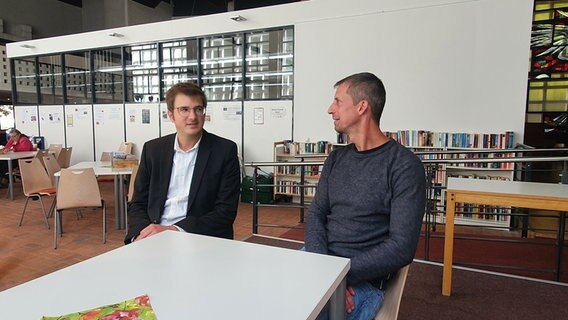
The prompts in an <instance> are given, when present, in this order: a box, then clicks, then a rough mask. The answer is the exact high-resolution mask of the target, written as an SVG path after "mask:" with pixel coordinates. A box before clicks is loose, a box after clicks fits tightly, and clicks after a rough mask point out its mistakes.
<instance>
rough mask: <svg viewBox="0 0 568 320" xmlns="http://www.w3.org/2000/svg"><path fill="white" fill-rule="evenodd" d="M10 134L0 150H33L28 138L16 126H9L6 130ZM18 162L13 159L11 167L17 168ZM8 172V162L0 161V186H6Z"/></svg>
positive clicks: (4, 151) (5, 151) (3, 151)
mask: <svg viewBox="0 0 568 320" xmlns="http://www.w3.org/2000/svg"><path fill="white" fill-rule="evenodd" d="M7 133H8V134H9V135H10V139H9V140H8V142H6V145H5V146H4V149H2V150H1V151H0V152H2V153H7V152H24V151H33V150H34V146H33V144H32V142H31V141H30V138H29V137H28V136H26V135H25V134H23V133H21V132H20V130H18V129H16V128H11V129H8V130H7ZM17 167H18V162H17V161H14V163H13V166H12V168H17ZM7 172H8V164H7V163H6V161H0V177H1V178H0V187H6V186H7V185H8V178H6V173H7Z"/></svg>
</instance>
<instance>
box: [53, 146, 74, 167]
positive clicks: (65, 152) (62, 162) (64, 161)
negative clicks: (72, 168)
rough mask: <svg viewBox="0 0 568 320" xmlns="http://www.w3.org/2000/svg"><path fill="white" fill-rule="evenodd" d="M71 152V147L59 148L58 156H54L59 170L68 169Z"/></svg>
mask: <svg viewBox="0 0 568 320" xmlns="http://www.w3.org/2000/svg"><path fill="white" fill-rule="evenodd" d="M72 151H73V147H69V148H61V151H60V152H59V156H56V159H57V162H58V163H59V166H60V167H61V168H69V165H70V164H71V152H72Z"/></svg>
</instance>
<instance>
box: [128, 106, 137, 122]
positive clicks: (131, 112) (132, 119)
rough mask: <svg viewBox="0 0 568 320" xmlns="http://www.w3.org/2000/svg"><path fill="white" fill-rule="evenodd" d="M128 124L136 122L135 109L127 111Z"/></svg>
mask: <svg viewBox="0 0 568 320" xmlns="http://www.w3.org/2000/svg"><path fill="white" fill-rule="evenodd" d="M128 122H130V123H134V122H136V109H130V110H128Z"/></svg>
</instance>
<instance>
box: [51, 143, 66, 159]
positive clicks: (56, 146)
mask: <svg viewBox="0 0 568 320" xmlns="http://www.w3.org/2000/svg"><path fill="white" fill-rule="evenodd" d="M61 149H63V145H62V144H59V143H56V144H53V143H51V144H50V145H49V147H47V151H49V152H50V153H53V154H54V155H55V158H58V157H59V152H61Z"/></svg>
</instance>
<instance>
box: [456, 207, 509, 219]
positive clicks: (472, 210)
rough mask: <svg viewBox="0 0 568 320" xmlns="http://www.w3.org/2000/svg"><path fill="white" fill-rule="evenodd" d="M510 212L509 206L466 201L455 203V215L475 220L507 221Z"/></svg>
mask: <svg viewBox="0 0 568 320" xmlns="http://www.w3.org/2000/svg"><path fill="white" fill-rule="evenodd" d="M510 214H511V208H507V207H496V206H488V205H477V204H468V203H458V204H456V217H462V218H468V219H475V220H489V221H509V219H510Z"/></svg>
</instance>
